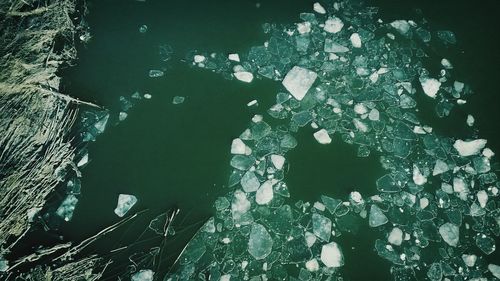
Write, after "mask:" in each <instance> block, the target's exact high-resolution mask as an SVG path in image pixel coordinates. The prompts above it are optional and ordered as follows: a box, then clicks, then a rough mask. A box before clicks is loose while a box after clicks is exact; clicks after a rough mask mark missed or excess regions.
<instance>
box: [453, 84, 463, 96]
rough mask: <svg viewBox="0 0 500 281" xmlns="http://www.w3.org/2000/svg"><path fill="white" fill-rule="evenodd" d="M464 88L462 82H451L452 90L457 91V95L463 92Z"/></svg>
mask: <svg viewBox="0 0 500 281" xmlns="http://www.w3.org/2000/svg"><path fill="white" fill-rule="evenodd" d="M464 86H465V84H464V83H462V82H459V81H455V82H453V88H454V89H455V91H457V92H459V93H460V92H462V91H463V89H464Z"/></svg>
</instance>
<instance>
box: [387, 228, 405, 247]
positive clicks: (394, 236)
mask: <svg viewBox="0 0 500 281" xmlns="http://www.w3.org/2000/svg"><path fill="white" fill-rule="evenodd" d="M387 241H389V243H391V244H392V245H396V246H400V245H401V243H403V231H402V230H401V229H399V228H397V227H395V228H393V229H392V230H391V232H390V233H389V237H387Z"/></svg>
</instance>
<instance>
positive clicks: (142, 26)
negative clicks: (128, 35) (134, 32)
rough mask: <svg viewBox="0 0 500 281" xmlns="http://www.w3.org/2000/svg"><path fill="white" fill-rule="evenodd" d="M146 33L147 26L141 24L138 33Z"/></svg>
mask: <svg viewBox="0 0 500 281" xmlns="http://www.w3.org/2000/svg"><path fill="white" fill-rule="evenodd" d="M147 31H148V26H147V25H145V24H143V25H141V26H140V27H139V32H140V33H146V32H147Z"/></svg>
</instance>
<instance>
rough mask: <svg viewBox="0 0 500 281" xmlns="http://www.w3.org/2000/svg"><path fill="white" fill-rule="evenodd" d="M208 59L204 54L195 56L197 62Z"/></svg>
mask: <svg viewBox="0 0 500 281" xmlns="http://www.w3.org/2000/svg"><path fill="white" fill-rule="evenodd" d="M205 60H206V58H205V56H203V55H195V56H194V62H195V63H202V62H204V61H205Z"/></svg>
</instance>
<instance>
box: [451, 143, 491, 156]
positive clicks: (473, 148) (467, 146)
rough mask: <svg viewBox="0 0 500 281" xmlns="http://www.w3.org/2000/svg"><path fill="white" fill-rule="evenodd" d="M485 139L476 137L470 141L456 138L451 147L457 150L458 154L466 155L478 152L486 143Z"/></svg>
mask: <svg viewBox="0 0 500 281" xmlns="http://www.w3.org/2000/svg"><path fill="white" fill-rule="evenodd" d="M486 142H487V141H486V140H485V139H477V140H471V141H463V140H456V141H455V143H454V144H453V147H454V148H455V149H456V150H457V152H458V154H460V156H463V157H466V156H471V155H476V154H478V153H479V152H480V151H481V149H483V148H484V146H485V145H486Z"/></svg>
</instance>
